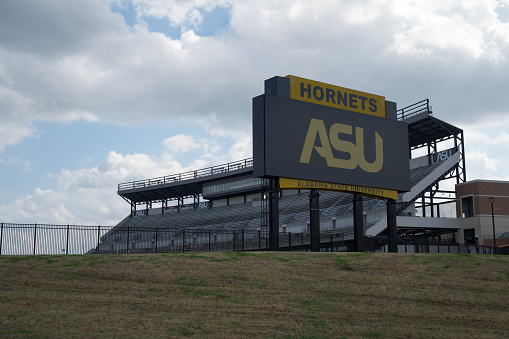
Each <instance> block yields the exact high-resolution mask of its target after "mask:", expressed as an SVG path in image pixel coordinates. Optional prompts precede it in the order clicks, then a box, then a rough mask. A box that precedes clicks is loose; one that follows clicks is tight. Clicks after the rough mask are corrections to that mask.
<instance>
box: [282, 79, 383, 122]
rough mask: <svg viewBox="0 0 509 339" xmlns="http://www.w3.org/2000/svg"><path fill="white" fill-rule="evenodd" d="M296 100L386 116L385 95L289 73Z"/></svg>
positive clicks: (291, 91)
mask: <svg viewBox="0 0 509 339" xmlns="http://www.w3.org/2000/svg"><path fill="white" fill-rule="evenodd" d="M286 78H289V79H290V97H291V98H292V99H294V100H300V101H305V102H310V103H313V104H318V105H323V106H329V107H334V108H341V109H344V110H347V111H353V112H357V113H363V114H369V115H374V116H377V117H381V118H386V117H387V115H386V111H385V97H383V96H380V95H375V94H370V93H366V92H361V91H356V90H353V89H349V88H345V87H339V86H335V85H330V84H327V83H324V82H319V81H314V80H309V79H305V78H300V77H296V76H294V75H287V76H286Z"/></svg>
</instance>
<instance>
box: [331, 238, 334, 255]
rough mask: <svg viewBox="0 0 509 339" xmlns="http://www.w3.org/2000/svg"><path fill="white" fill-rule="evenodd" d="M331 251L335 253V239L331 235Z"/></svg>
mask: <svg viewBox="0 0 509 339" xmlns="http://www.w3.org/2000/svg"><path fill="white" fill-rule="evenodd" d="M330 251H331V252H334V237H333V235H332V234H331V235H330Z"/></svg>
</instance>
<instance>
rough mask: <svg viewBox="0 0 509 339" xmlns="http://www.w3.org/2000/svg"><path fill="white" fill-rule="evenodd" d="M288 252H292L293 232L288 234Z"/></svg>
mask: <svg viewBox="0 0 509 339" xmlns="http://www.w3.org/2000/svg"><path fill="white" fill-rule="evenodd" d="M288 251H290V252H291V251H292V232H288Z"/></svg>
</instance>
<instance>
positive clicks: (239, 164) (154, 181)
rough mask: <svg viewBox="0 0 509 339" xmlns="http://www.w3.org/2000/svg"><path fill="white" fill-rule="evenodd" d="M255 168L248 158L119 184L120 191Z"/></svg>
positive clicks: (251, 160) (251, 159)
mask: <svg viewBox="0 0 509 339" xmlns="http://www.w3.org/2000/svg"><path fill="white" fill-rule="evenodd" d="M250 166H253V158H248V159H244V160H238V161H234V162H230V163H227V164H222V165H217V166H212V167H207V168H202V169H199V170H196V171H189V172H184V173H178V174H172V175H167V176H164V177H157V178H151V179H144V180H137V181H130V182H125V183H121V184H118V191H119V192H120V191H125V190H130V189H135V188H143V187H150V186H157V185H164V184H169V183H173V182H179V181H184V180H191V179H196V178H202V177H207V176H210V175H214V174H220V173H227V172H231V171H236V170H239V169H242V168H246V167H250Z"/></svg>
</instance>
